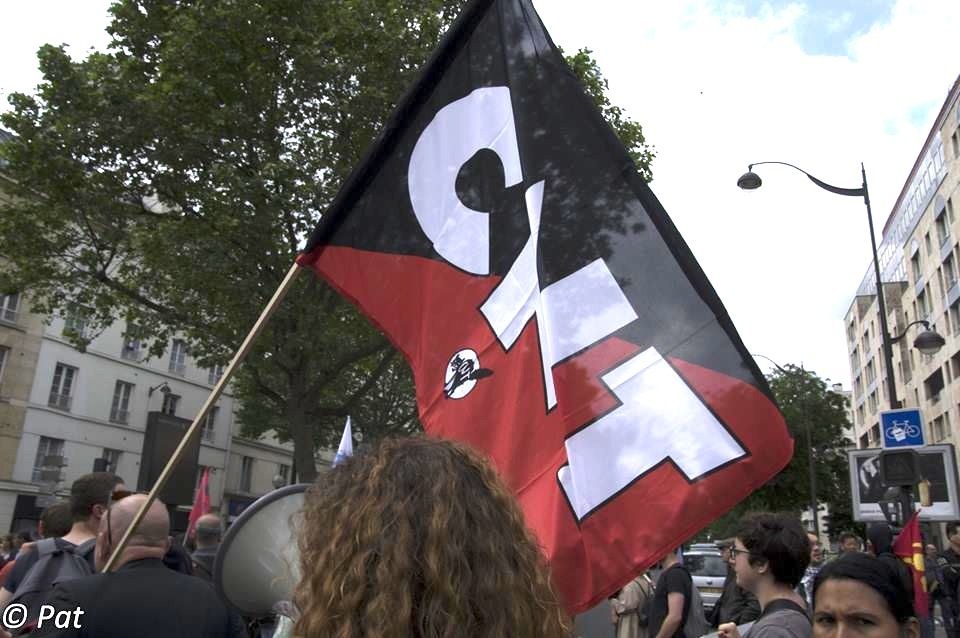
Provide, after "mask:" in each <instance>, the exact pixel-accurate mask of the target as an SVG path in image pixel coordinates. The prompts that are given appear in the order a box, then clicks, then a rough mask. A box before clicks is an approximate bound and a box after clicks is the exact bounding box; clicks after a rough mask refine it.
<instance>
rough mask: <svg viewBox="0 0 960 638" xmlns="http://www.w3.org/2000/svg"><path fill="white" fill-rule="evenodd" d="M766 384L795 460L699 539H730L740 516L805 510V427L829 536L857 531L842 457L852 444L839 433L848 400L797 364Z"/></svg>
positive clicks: (807, 463) (845, 419)
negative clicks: (827, 509)
mask: <svg viewBox="0 0 960 638" xmlns="http://www.w3.org/2000/svg"><path fill="white" fill-rule="evenodd" d="M767 380H768V382H769V383H770V389H771V390H772V391H773V395H774V398H775V399H776V401H777V404H778V405H779V406H780V410H781V412H783V416H784V417H785V419H786V421H787V427H788V429H789V430H790V434H791V435H792V436H793V439H794V452H793V458H792V459H791V461H790V463H789V464H788V465H787V466H786V467H785V468H784V469H783V471H781V472H780V473H779V474H778V475H777V476H775V477H774V478H773V479H772V480H771V481H770V482H769V483H767V484H766V485H764V486H763V487H761V488H760V489H758V490H756V491H755V492H753V493H752V494H751V495H750V496H748V497H747V498H746V499H744V500H743V501H742V502H741V503H740V504H739V505H737V507H735V508H734V509H733V510H731V511H730V512H728V513H727V514H726V515H724V516H722V517H720V518H719V519H717V520H716V521H715V522H714V523H713V524H712V525H710V527H708V528H707V529H706V530H704V533H703V534H702V535H703V536H709V537H710V538H714V539H715V538H724V537H727V536H730V535H731V534H732V533H733V530H734V529H735V527H736V524H737V521H738V520H739V518H740V517H741V516H743V515H744V514H745V513H747V512H759V511H776V512H793V513H797V514H798V515H799V513H800V512H802V511H803V510H805V509H808V508H809V505H810V456H809V454H810V446H808V444H807V440H808V439H807V428H810V431H809V433H810V439H809V440H810V441H811V442H812V444H813V466H814V476H815V479H816V495H817V502H818V503H820V504H822V503H826V504H828V505H829V507H830V525H829V527H830V529H829V533H830V534H831V536H836V535H838V534H839V533H840V532H842V531H844V530H847V529H855V525H854V523H853V520H852V508H851V502H850V480H849V476H850V474H849V471H848V469H847V453H846V450H847V448H848V447H851V446H852V445H853V442H852V441H850V440H849V439H847V438H846V437H845V436H844V434H843V430H844V428H846V427H848V426H849V416H848V413H847V409H848V408H847V400H846V398H845V397H844V396H843V395H842V394H840V393H838V392H834V391H833V390H832V389H831V388H830V387H829V386H828V385H827V383H826V382H825V381H824V380H823V379H821V378H820V377H819V376H817V374H816V373H815V372H811V371H809V370H804V369H803V368H801V367H799V366H796V365H787V366H785V367H784V368H783V369H780V370H775V371H774V372H773V373H772V374H771V375H769V376H768V377H767Z"/></svg>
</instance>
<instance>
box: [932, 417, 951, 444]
mask: <svg viewBox="0 0 960 638" xmlns="http://www.w3.org/2000/svg"><path fill="white" fill-rule="evenodd" d="M948 436H950V413H949V412H944V413H943V414H942V415H940V416H938V417H937V418H935V419H934V420H933V421H932V422H931V423H930V438H931V439H933V442H934V443H939V442H941V441H943V440H944V439H946V438H947V437H948Z"/></svg>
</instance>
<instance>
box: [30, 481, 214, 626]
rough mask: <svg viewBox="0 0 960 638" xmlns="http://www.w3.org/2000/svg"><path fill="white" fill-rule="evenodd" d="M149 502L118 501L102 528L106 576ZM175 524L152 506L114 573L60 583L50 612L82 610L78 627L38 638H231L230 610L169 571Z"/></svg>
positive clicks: (140, 498) (100, 558)
mask: <svg viewBox="0 0 960 638" xmlns="http://www.w3.org/2000/svg"><path fill="white" fill-rule="evenodd" d="M146 499H147V496H146V495H143V494H135V495H133V496H128V497H127V498H124V499H123V500H121V501H118V502H117V503H116V504H114V506H113V507H112V508H110V510H109V511H108V513H107V515H106V516H104V517H103V519H102V520H101V523H100V530H99V532H98V534H97V549H96V564H97V568H98V571H100V570H102V569H103V568H104V567H105V566H106V563H107V561H108V560H109V558H110V555H111V554H112V553H113V552H114V549H115V548H116V545H117V544H118V543H119V542H120V539H121V538H122V537H123V535H124V533H125V532H126V530H127V528H129V527H130V525H131V523H132V522H133V518H134V516H136V513H137V511H139V510H140V508H141V507H142V506H143V504H144V502H145V501H146ZM169 535H170V517H169V515H168V514H167V508H166V506H165V505H164V504H163V503H161V502H160V501H154V502H153V503H152V504H151V506H150V508H149V509H148V510H147V512H146V514H145V516H144V517H143V520H142V521H141V522H140V525H139V526H138V527H137V529H136V531H135V532H134V533H133V534H132V535H131V536H130V539H129V541H128V542H127V545H126V546H125V547H124V549H123V551H122V552H121V553H120V556H119V557H118V560H117V562H116V564H115V565H114V566H113V567H112V570H111V571H110V572H109V573H99V574H95V575H93V576H87V577H86V578H78V579H75V580H71V581H69V582H66V583H61V584H59V585H57V587H56V588H55V589H54V590H53V595H52V596H51V598H50V604H51V605H53V606H54V608H55V610H56V611H57V612H59V611H72V610H75V609H77V608H79V609H81V610H83V612H84V614H83V617H82V620H81V622H80V623H79V624H80V627H76V626H75V625H74V626H72V627H70V628H68V629H62V628H56V627H54V626H52V625H50V624H49V623H47V624H44V625H43V626H40V627H38V629H37V632H36V633H35V634H31V635H32V636H37V638H40V637H42V636H62V637H65V638H70V637H74V638H81V637H86V636H97V638H111V637H118V638H119V637H121V636H124V637H125V636H138V638H151V637H153V636H158V637H159V636H163V637H169V636H176V637H177V638H194V637H196V638H201V637H210V638H221V637H222V638H226V637H228V636H230V635H231V634H230V633H229V631H230V630H229V619H228V616H227V610H226V607H225V606H224V605H223V603H222V602H220V599H219V598H217V595H216V593H214V591H213V589H212V588H211V587H210V586H209V585H208V584H206V583H204V582H202V581H200V580H198V579H196V578H193V577H191V576H187V575H185V574H181V573H178V572H175V571H173V570H171V569H167V567H166V566H164V564H163V560H162V559H163V555H164V554H165V553H166V552H167V549H168V548H169V546H170V536H169Z"/></svg>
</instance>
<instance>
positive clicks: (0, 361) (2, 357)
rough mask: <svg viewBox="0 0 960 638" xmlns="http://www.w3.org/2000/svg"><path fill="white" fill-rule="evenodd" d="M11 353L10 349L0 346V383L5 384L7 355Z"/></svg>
mask: <svg viewBox="0 0 960 638" xmlns="http://www.w3.org/2000/svg"><path fill="white" fill-rule="evenodd" d="M9 352H10V348H5V347H3V346H0V383H3V371H4V369H5V368H6V365H7V355H8V353H9Z"/></svg>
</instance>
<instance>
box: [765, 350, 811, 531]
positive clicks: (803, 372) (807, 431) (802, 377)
mask: <svg viewBox="0 0 960 638" xmlns="http://www.w3.org/2000/svg"><path fill="white" fill-rule="evenodd" d="M751 356H752V357H754V358H757V357H760V358H761V359H766V360H767V361H769V362H770V363H772V364H773V367H775V368H776V369H777V370H779V371H780V374H783V375H786V376H790V371H789V370H786V369H784V368H783V366H781V365H780V364H779V363H777V362H776V361H774V360H773V359H771V358H770V357H768V356H766V355H762V354H752V355H751ZM800 380H801V383H802V384H803V386H802V390H803V395H802V398H801V403H800V408H801V413H802V414H803V422H804V426H805V427H804V430H805V434H806V437H805V438H806V439H807V463H808V466H807V473H808V475H809V479H810V513H811V515H812V516H813V533H814V534H816V535H817V538H819V537H820V522H819V520H820V519H819V516H817V507H818V503H817V474H816V472H815V471H814V463H813V435H812V434H811V429H812V428H811V427H810V419H809V417H808V414H807V389H806V388H807V385H806V384H807V371H806V370H804V369H803V364H802V363H801V364H800Z"/></svg>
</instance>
